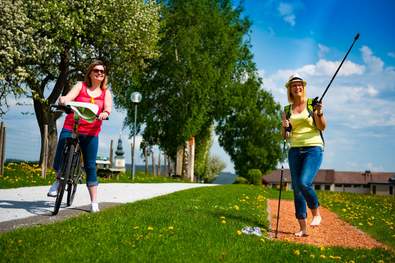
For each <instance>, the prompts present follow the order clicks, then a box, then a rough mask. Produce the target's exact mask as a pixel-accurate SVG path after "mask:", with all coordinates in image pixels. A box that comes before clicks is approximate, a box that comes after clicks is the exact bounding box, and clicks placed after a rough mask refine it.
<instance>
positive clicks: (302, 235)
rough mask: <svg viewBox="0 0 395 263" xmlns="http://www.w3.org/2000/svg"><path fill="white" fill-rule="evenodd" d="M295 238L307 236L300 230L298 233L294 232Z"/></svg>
mask: <svg viewBox="0 0 395 263" xmlns="http://www.w3.org/2000/svg"><path fill="white" fill-rule="evenodd" d="M295 236H296V237H307V236H308V234H307V232H306V231H303V230H301V231H299V232H296V233H295Z"/></svg>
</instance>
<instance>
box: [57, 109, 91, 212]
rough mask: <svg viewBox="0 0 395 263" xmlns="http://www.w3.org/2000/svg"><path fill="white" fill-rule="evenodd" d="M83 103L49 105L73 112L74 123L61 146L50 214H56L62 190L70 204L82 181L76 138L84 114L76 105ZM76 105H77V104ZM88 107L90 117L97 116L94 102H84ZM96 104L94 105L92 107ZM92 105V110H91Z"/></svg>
mask: <svg viewBox="0 0 395 263" xmlns="http://www.w3.org/2000/svg"><path fill="white" fill-rule="evenodd" d="M84 104H85V103H79V102H70V103H68V105H65V106H63V105H57V104H52V105H50V107H51V110H52V109H56V111H62V112H65V113H67V114H69V113H72V112H74V125H73V131H72V135H71V138H67V139H66V142H65V144H64V147H63V154H62V162H61V163H62V166H61V170H60V174H59V175H60V177H59V178H58V180H59V186H58V192H57V195H56V200H55V207H54V211H53V212H52V215H57V214H58V212H59V209H60V206H61V203H62V199H63V195H64V191H65V190H66V191H67V203H66V204H67V206H71V205H72V203H73V201H74V197H75V193H76V191H77V186H78V183H79V182H81V181H82V167H81V148H80V143H79V138H78V135H79V133H78V126H79V121H80V118H83V119H85V118H84V115H83V114H82V113H81V112H80V110H78V108H77V107H78V106H80V107H83V106H82V105H84ZM77 105H78V106H77ZM86 105H87V106H88V107H89V108H90V111H91V112H89V114H90V115H91V116H90V117H92V114H94V117H95V118H97V117H98V115H97V114H96V113H97V109H96V108H97V105H95V104H90V103H87V104H86ZM94 106H96V107H94ZM92 107H93V110H92Z"/></svg>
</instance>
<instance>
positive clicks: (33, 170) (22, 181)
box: [0, 163, 189, 189]
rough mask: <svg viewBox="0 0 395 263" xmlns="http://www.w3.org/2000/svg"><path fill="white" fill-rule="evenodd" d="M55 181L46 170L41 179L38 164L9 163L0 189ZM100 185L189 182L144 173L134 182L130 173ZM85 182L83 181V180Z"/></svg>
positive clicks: (101, 180) (0, 183)
mask: <svg viewBox="0 0 395 263" xmlns="http://www.w3.org/2000/svg"><path fill="white" fill-rule="evenodd" d="M54 180H55V172H54V170H52V169H48V171H47V176H46V178H42V177H41V167H40V166H38V164H28V163H9V164H7V165H5V166H4V175H3V176H1V177H0V189H5V188H17V187H25V186H40V185H50V184H52V183H53V181H54ZM98 180H99V182H100V183H171V182H183V183H187V182H189V181H187V180H184V179H181V178H171V177H168V176H151V175H148V176H146V175H145V173H144V172H140V171H138V172H136V176H135V178H134V180H132V179H131V175H130V172H126V173H120V174H119V176H115V175H114V176H113V177H111V178H104V177H103V178H98ZM84 182H85V179H84Z"/></svg>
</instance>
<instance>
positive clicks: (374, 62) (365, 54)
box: [360, 46, 384, 72]
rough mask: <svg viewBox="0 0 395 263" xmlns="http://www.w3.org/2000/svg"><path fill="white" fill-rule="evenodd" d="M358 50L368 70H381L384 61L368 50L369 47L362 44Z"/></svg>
mask: <svg viewBox="0 0 395 263" xmlns="http://www.w3.org/2000/svg"><path fill="white" fill-rule="evenodd" d="M360 50H361V52H362V58H363V61H364V62H365V64H366V66H367V67H368V69H369V70H370V71H372V72H381V71H383V68H384V62H383V61H382V60H381V59H380V58H378V57H376V56H374V55H373V52H372V50H370V48H369V47H367V46H363V47H361V49H360Z"/></svg>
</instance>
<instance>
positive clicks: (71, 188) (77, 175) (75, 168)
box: [67, 150, 81, 206]
mask: <svg viewBox="0 0 395 263" xmlns="http://www.w3.org/2000/svg"><path fill="white" fill-rule="evenodd" d="M80 156H81V153H80V151H79V150H77V151H76V152H75V153H74V158H73V162H72V173H71V177H70V180H69V181H68V183H67V206H71V205H72V204H73V201H74V197H75V193H76V192H77V186H78V182H79V181H80V179H81V166H80Z"/></svg>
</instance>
